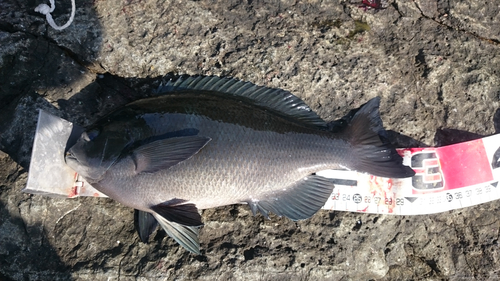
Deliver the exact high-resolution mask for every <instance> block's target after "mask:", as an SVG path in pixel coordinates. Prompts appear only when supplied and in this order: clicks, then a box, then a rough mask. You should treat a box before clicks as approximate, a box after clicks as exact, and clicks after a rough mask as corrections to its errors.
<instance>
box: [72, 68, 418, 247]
mask: <svg viewBox="0 0 500 281" xmlns="http://www.w3.org/2000/svg"><path fill="white" fill-rule="evenodd" d="M379 103H380V98H378V97H376V98H373V99H371V100H369V101H368V102H367V103H366V104H365V105H363V106H362V107H361V108H360V109H359V110H357V111H355V112H353V113H352V114H351V115H350V116H349V117H348V118H345V119H344V120H343V123H342V124H341V125H339V124H337V126H331V123H330V124H329V123H327V122H326V121H324V120H323V119H321V118H320V117H319V116H318V115H317V114H316V113H315V112H314V111H313V110H312V109H311V108H310V107H309V106H308V105H307V104H306V103H305V102H304V101H302V100H301V99H300V98H298V97H297V96H295V95H293V94H291V93H290V92H288V91H285V90H282V89H273V88H268V87H264V86H258V85H255V84H253V83H251V82H244V81H241V80H237V79H234V78H227V77H226V78H223V77H217V76H180V77H177V78H174V79H170V80H166V82H164V83H162V84H161V85H160V86H159V88H158V89H157V90H156V93H155V95H154V96H152V97H148V98H143V99H139V100H136V101H134V102H132V103H129V104H127V105H125V106H123V107H121V108H119V109H117V110H115V111H113V112H111V113H109V114H108V115H106V116H104V117H103V118H101V119H100V120H98V121H97V122H95V123H94V124H93V125H91V126H90V127H88V128H87V129H86V130H85V132H83V133H82V134H81V136H80V137H79V139H78V140H77V142H76V143H75V144H74V145H73V146H71V147H70V148H69V149H68V151H67V153H66V155H65V159H66V163H67V165H69V166H70V167H71V168H73V169H74V170H75V171H76V172H77V173H78V174H80V175H81V176H82V177H83V178H84V179H85V180H86V181H87V182H89V183H90V184H91V185H92V186H93V187H94V188H96V189H97V190H99V191H100V192H102V193H104V194H106V195H107V196H109V197H110V198H112V199H114V200H116V201H118V202H120V203H121V204H123V205H126V206H128V207H131V208H134V209H135V210H136V213H135V224H136V229H137V230H138V232H139V237H140V239H141V240H142V241H147V240H148V238H149V236H150V235H151V234H152V232H153V231H154V230H155V229H156V227H157V225H158V223H159V224H160V225H161V227H162V228H163V229H164V230H165V232H166V233H167V234H168V235H169V236H170V237H172V238H173V239H174V240H175V241H177V242H178V243H179V244H180V245H181V246H183V247H184V248H186V249H187V250H188V251H190V252H192V253H195V254H200V253H201V251H200V242H199V238H198V236H199V230H200V227H201V226H203V222H202V218H201V215H200V211H199V210H203V209H208V208H215V207H219V206H225V205H232V204H247V205H248V206H249V207H250V209H251V211H252V213H253V215H254V216H255V215H257V214H258V213H260V214H262V215H263V216H264V217H266V218H268V219H269V214H271V213H273V214H275V215H277V216H280V217H281V216H284V217H287V218H289V219H291V220H294V221H297V220H304V219H307V218H309V217H311V216H312V215H314V214H315V213H316V212H317V211H318V210H319V209H321V208H322V206H324V204H325V202H326V201H327V200H328V198H329V197H330V195H331V194H332V192H333V189H334V184H333V183H332V182H331V181H330V180H328V179H327V178H324V177H321V176H319V175H316V172H318V171H321V170H326V169H349V170H355V171H359V172H363V173H369V174H372V175H376V176H381V177H390V178H404V177H411V176H413V175H414V174H415V173H414V171H413V170H412V169H411V168H410V167H407V166H405V165H403V164H402V161H403V160H402V157H401V156H400V155H399V154H398V153H397V152H396V150H395V149H394V148H393V147H392V146H391V145H390V143H389V142H388V141H387V138H386V137H384V135H385V130H384V128H383V125H382V120H381V118H380V116H379Z"/></svg>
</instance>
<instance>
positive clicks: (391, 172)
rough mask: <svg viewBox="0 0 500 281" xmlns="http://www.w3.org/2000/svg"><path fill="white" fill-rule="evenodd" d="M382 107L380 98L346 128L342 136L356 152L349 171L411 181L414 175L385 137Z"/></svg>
mask: <svg viewBox="0 0 500 281" xmlns="http://www.w3.org/2000/svg"><path fill="white" fill-rule="evenodd" d="M379 103H380V98H379V97H376V98H373V99H371V100H370V101H368V102H367V103H366V104H365V105H364V106H362V107H361V108H360V109H359V110H358V111H357V112H356V113H355V114H354V116H353V117H352V119H351V120H350V122H349V123H348V124H347V125H346V126H345V127H344V132H343V133H344V134H346V135H345V136H346V137H347V139H348V140H349V142H350V144H351V147H352V149H353V150H354V151H353V154H354V155H353V156H354V157H352V160H351V161H352V162H351V163H350V164H349V168H352V169H354V170H356V171H360V172H366V173H369V174H372V175H375V176H380V177H387V178H406V177H411V176H413V175H415V172H414V171H413V169H411V168H410V167H408V166H405V165H403V158H402V157H401V156H400V155H399V154H398V153H397V151H396V149H394V147H393V146H392V145H391V144H390V143H389V142H388V140H387V138H386V137H385V135H386V131H385V129H384V127H383V125H382V119H380V115H379Z"/></svg>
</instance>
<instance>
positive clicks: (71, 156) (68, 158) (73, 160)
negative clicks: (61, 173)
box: [64, 151, 78, 164]
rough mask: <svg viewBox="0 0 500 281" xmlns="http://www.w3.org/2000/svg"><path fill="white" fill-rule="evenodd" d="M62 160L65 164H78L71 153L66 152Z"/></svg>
mask: <svg viewBox="0 0 500 281" xmlns="http://www.w3.org/2000/svg"><path fill="white" fill-rule="evenodd" d="M64 160H65V161H66V164H68V161H69V162H78V159H76V157H75V156H74V155H73V154H72V153H71V152H69V151H68V152H66V155H65V156H64Z"/></svg>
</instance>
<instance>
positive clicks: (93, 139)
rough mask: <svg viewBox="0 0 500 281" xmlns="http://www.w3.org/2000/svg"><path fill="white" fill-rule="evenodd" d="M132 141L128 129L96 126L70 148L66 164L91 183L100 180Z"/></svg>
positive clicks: (83, 134)
mask: <svg viewBox="0 0 500 281" xmlns="http://www.w3.org/2000/svg"><path fill="white" fill-rule="evenodd" d="M109 129H111V130H109ZM131 143H132V140H131V137H130V134H127V130H123V129H122V130H112V128H102V127H101V128H99V127H94V128H92V129H90V130H87V131H85V132H83V133H82V134H81V135H80V138H79V139H78V140H77V142H76V143H75V144H74V145H73V146H72V147H71V148H70V149H69V150H68V152H67V153H66V156H65V159H66V164H67V165H68V166H70V167H71V168H72V169H74V170H75V171H76V172H77V173H78V174H80V175H81V176H83V177H84V178H85V179H86V180H87V181H89V182H90V183H95V182H99V181H100V180H101V179H102V178H103V177H104V174H105V173H106V171H108V169H110V168H111V167H112V166H113V164H114V163H116V162H117V161H119V159H120V156H121V155H122V153H123V151H124V150H125V149H126V147H127V146H129V145H130V144H131Z"/></svg>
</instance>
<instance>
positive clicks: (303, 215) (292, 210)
mask: <svg viewBox="0 0 500 281" xmlns="http://www.w3.org/2000/svg"><path fill="white" fill-rule="evenodd" d="M333 188H334V185H333V183H332V182H331V181H329V180H328V179H326V178H324V177H321V176H317V175H311V176H308V177H305V178H303V179H301V180H300V181H298V182H296V183H295V184H293V185H292V186H289V187H286V188H284V189H282V190H277V191H274V192H272V193H268V194H265V195H264V196H261V198H253V199H249V200H247V201H246V202H247V203H248V205H249V206H250V209H251V210H252V212H253V214H254V215H255V214H256V213H257V211H259V212H260V213H262V215H263V216H264V217H266V218H269V212H272V213H274V214H276V215H278V216H280V217H281V216H285V217H287V218H289V219H291V220H294V221H296V220H303V219H307V218H309V217H311V216H312V215H314V214H315V213H316V212H317V211H318V210H319V209H321V207H323V206H324V205H325V203H326V201H327V200H328V197H329V196H330V195H331V194H332V191H333Z"/></svg>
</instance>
